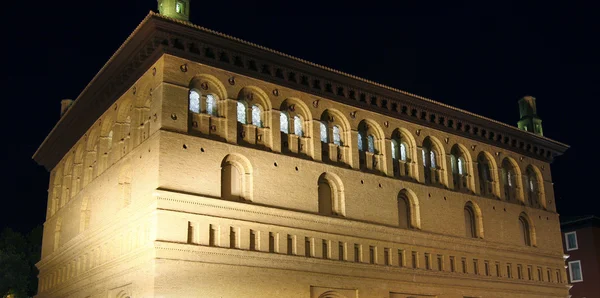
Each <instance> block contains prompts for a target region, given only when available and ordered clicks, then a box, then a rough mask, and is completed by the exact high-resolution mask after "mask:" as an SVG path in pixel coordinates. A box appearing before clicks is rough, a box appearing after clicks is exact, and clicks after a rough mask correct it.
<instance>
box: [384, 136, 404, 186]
mask: <svg viewBox="0 0 600 298" xmlns="http://www.w3.org/2000/svg"><path fill="white" fill-rule="evenodd" d="M398 150H400V149H398ZM381 151H382V152H383V160H381V163H382V167H381V168H382V170H383V172H384V173H385V174H386V175H387V176H388V177H393V176H394V167H393V164H392V140H391V139H388V138H385V139H384V140H383V144H382V150H381Z"/></svg>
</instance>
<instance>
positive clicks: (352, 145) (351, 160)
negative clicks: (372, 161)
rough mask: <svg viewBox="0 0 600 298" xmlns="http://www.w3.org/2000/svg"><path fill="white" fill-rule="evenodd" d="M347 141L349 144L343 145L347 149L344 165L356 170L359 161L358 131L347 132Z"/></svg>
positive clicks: (358, 166)
mask: <svg viewBox="0 0 600 298" xmlns="http://www.w3.org/2000/svg"><path fill="white" fill-rule="evenodd" d="M349 136H350V137H349V140H348V141H350V142H346V143H345V144H344V145H346V146H347V147H348V158H347V160H346V163H347V164H349V165H350V166H351V167H352V168H353V169H355V170H358V169H359V168H360V164H359V160H358V146H357V144H358V131H357V130H350V131H349Z"/></svg>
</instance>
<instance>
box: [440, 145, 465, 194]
mask: <svg viewBox="0 0 600 298" xmlns="http://www.w3.org/2000/svg"><path fill="white" fill-rule="evenodd" d="M451 156H452V154H446V165H445V167H444V168H445V169H447V171H440V181H442V184H443V181H444V177H443V176H442V175H443V174H445V176H446V181H447V186H448V188H450V189H455V190H456V187H455V186H454V173H453V172H452V158H450V157H451ZM440 157H441V156H440ZM457 183H460V181H458V182H457Z"/></svg>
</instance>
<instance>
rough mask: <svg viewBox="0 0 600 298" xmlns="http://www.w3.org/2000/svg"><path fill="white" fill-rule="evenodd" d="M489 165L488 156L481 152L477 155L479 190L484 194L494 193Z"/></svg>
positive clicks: (490, 194)
mask: <svg viewBox="0 0 600 298" xmlns="http://www.w3.org/2000/svg"><path fill="white" fill-rule="evenodd" d="M490 168H491V165H490V161H489V159H488V157H486V156H485V154H484V153H483V152H481V153H479V156H477V172H478V174H479V191H480V193H481V194H482V195H484V196H492V195H494V186H493V183H494V179H493V177H492V172H491V170H490Z"/></svg>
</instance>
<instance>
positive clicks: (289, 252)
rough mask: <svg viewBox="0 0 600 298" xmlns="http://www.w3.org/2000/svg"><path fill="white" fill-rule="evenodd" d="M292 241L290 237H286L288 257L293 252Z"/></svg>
mask: <svg viewBox="0 0 600 298" xmlns="http://www.w3.org/2000/svg"><path fill="white" fill-rule="evenodd" d="M293 249H294V239H293V238H292V235H289V234H288V235H287V254H288V255H292V254H293V252H294V250H293Z"/></svg>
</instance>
